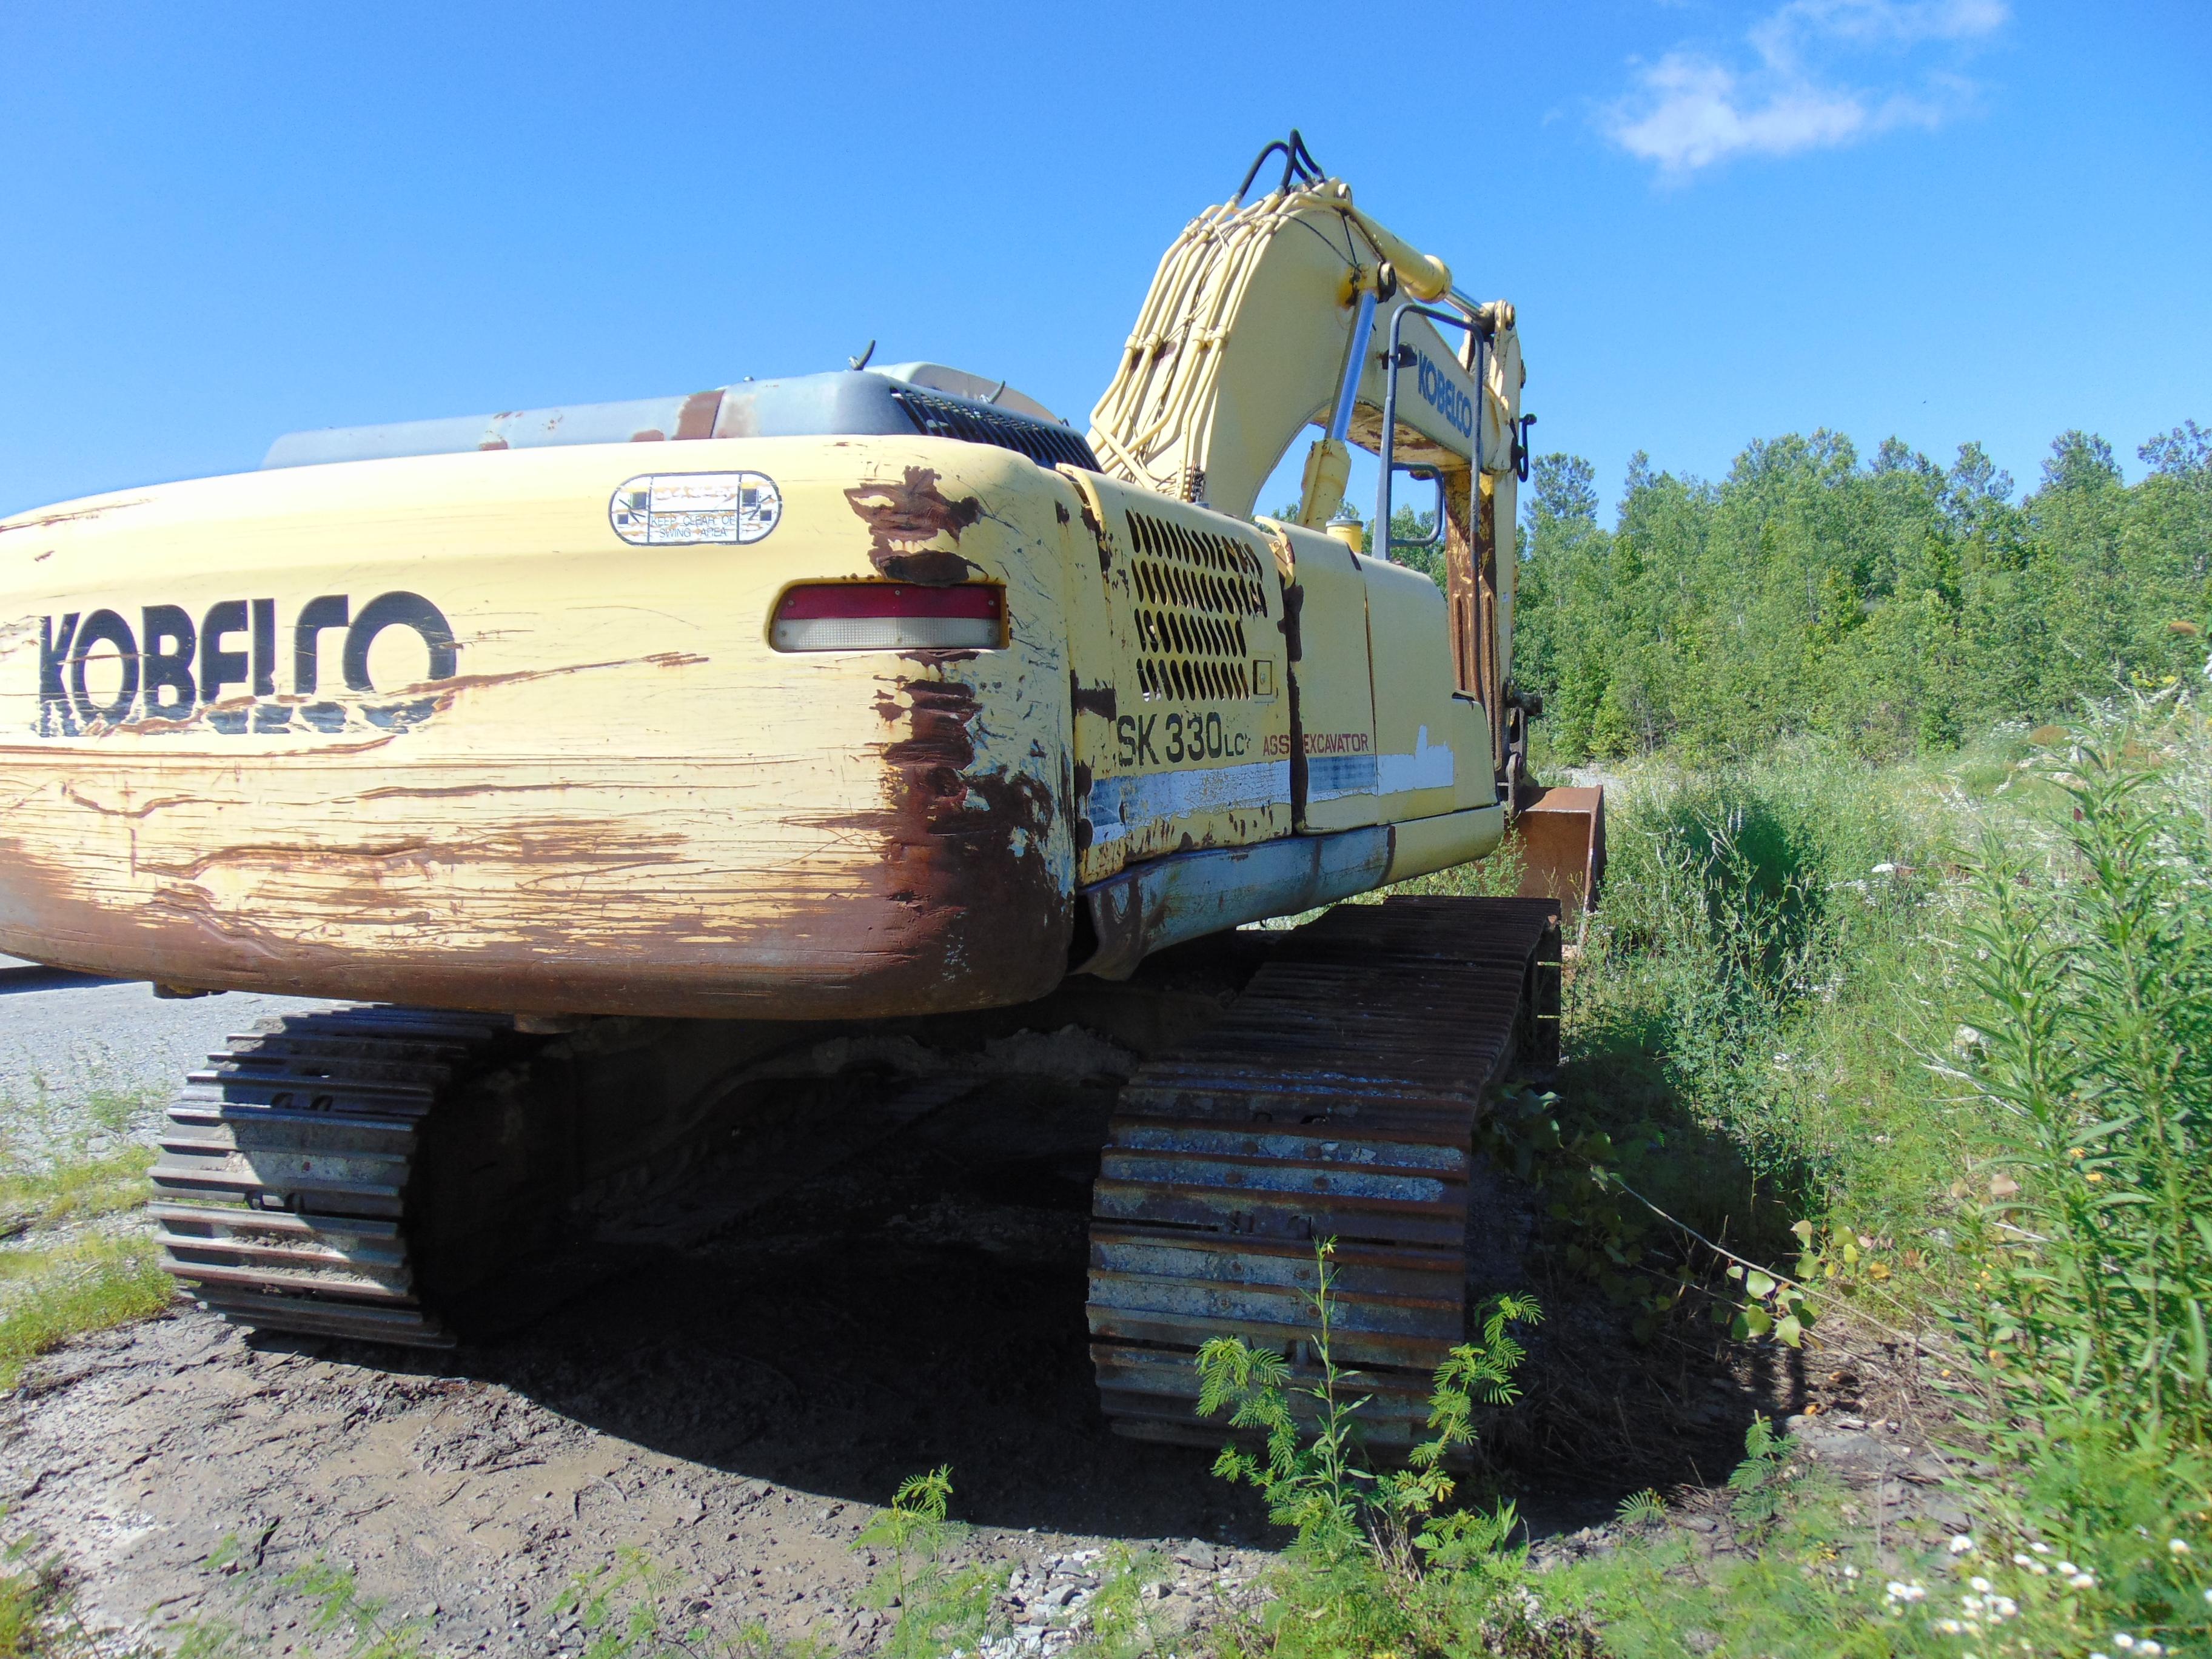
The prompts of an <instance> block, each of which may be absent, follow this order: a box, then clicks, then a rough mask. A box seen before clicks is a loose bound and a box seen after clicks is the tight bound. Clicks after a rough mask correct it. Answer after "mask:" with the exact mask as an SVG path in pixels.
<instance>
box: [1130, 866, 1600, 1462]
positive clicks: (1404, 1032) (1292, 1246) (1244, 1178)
mask: <svg viewBox="0 0 2212 1659" xmlns="http://www.w3.org/2000/svg"><path fill="white" fill-rule="evenodd" d="M1558 1018H1559V906H1558V904H1557V903H1556V902H1553V901H1551V900H1545V899H1516V898H1498V899H1478V898H1419V899H1415V898H1396V899H1391V900H1389V901H1387V902H1384V903H1382V904H1379V905H1352V904H1346V905H1340V906H1338V907H1337V908H1335V909H1334V910H1332V911H1330V912H1329V913H1328V915H1325V916H1323V917H1322V918H1321V919H1320V920H1318V921H1315V922H1312V923H1310V924H1309V925H1308V926H1306V927H1302V928H1299V929H1297V931H1296V932H1295V933H1292V934H1291V935H1290V937H1289V938H1287V939H1285V941H1284V942H1283V945H1282V946H1281V947H1280V949H1279V951H1277V952H1276V954H1275V955H1274V957H1273V958H1272V960H1271V961H1270V962H1269V963H1268V965H1267V966H1266V967H1265V968H1262V969H1261V970H1260V972H1259V973H1258V974H1257V975H1255V976H1254V978H1253V980H1252V981H1251V983H1250V984H1249V986H1248V987H1246V988H1245V991H1244V994H1243V996H1242V997H1240V998H1239V999H1238V1000H1237V1003H1236V1005H1235V1006H1234V1007H1232V1008H1231V1010H1230V1012H1229V1013H1228V1014H1227V1015H1226V1017H1225V1018H1223V1019H1222V1021H1221V1022H1220V1023H1219V1024H1217V1025H1215V1026H1213V1027H1212V1029H1211V1030H1208V1031H1207V1032H1206V1034H1205V1035H1204V1036H1202V1037H1200V1039H1198V1040H1197V1041H1196V1042H1193V1043H1191V1044H1189V1045H1188V1046H1186V1047H1184V1048H1181V1049H1178V1050H1176V1051H1174V1052H1171V1053H1170V1054H1165V1055H1163V1056H1161V1057H1159V1058H1157V1059H1154V1060H1151V1061H1149V1062H1148V1063H1147V1064H1146V1066H1144V1067H1143V1068H1142V1069H1141V1070H1140V1071H1139V1072H1138V1073H1137V1074H1136V1075H1135V1076H1134V1077H1133V1078H1132V1079H1130V1081H1129V1083H1128V1084H1127V1085H1126V1086H1125V1087H1124V1089H1123V1090H1122V1091H1121V1101H1120V1104H1119V1107H1118V1109H1117V1111H1116V1114H1115V1118H1114V1121H1113V1125H1112V1128H1111V1131H1110V1133H1109V1139H1108V1141H1107V1146H1106V1151H1105V1157H1104V1160H1103V1165H1102V1168H1101V1170H1100V1173H1099V1178H1098V1182H1097V1186H1096V1188H1094V1189H1093V1198H1092V1221H1091V1300H1090V1319H1091V1357H1092V1359H1093V1361H1094V1362H1095V1364H1096V1365H1097V1374H1098V1384H1099V1389H1100V1393H1101V1396H1102V1399H1103V1404H1104V1407H1105V1411H1106V1414H1107V1416H1108V1418H1109V1420H1110V1421H1111V1422H1112V1424H1113V1425H1114V1427H1115V1429H1116V1430H1117V1431H1120V1432H1121V1433H1123V1434H1127V1435H1131V1436H1135V1437H1140V1438H1146V1439H1166V1440H1182V1441H1187V1440H1191V1439H1194V1438H1198V1437H1206V1438H1210V1439H1212V1440H1218V1438H1219V1437H1220V1433H1221V1430H1220V1427H1219V1425H1209V1426H1206V1427H1203V1428H1201V1427H1200V1425H1199V1422H1198V1420H1197V1419H1196V1418H1195V1416H1194V1410H1193V1402H1194V1399H1195V1396H1196V1395H1197V1392H1198V1378H1197V1375H1196V1372H1195V1370H1194V1366H1193V1364H1192V1359H1193V1356H1194V1354H1195V1352H1196V1351H1197V1349H1198V1347H1199V1346H1200V1343H1202V1342H1203V1341H1205V1340H1206V1338H1208V1337H1210V1336H1216V1335H1221V1334H1237V1335H1241V1336H1243V1337H1244V1338H1245V1339H1246V1340H1248V1341H1250V1342H1253V1343H1254V1344H1255V1345H1259V1346H1267V1347H1271V1348H1273V1349H1274V1350H1276V1351H1277V1352H1281V1353H1284V1354H1285V1355H1286V1356H1288V1357H1289V1358H1291V1362H1292V1367H1293V1370H1297V1371H1300V1372H1302V1373H1304V1374H1305V1375H1308V1376H1310V1375H1311V1374H1312V1372H1313V1369H1314V1368H1313V1365H1312V1363H1311V1361H1312V1357H1311V1355H1310V1352H1309V1351H1308V1348H1307V1346H1306V1343H1305V1339H1306V1337H1307V1335H1308V1334H1309V1332H1310V1328H1311V1325H1312V1310H1311V1307H1310V1304H1309V1302H1308V1301H1307V1299H1306V1297H1307V1294H1308V1293H1309V1292H1310V1291H1311V1290H1312V1289H1313V1286H1314V1282H1315V1272H1316V1268H1315V1261H1314V1246H1313V1241H1314V1240H1316V1239H1319V1238H1331V1237H1333V1238H1334V1239H1335V1240H1336V1241H1337V1247H1338V1248H1337V1252H1336V1256H1335V1267H1336V1271H1337V1275H1338V1276H1337V1279H1336V1290H1335V1296H1334V1308H1335V1313H1334V1332H1335V1335H1334V1357H1335V1358H1336V1361H1337V1363H1338V1364H1340V1365H1346V1364H1348V1365H1352V1366H1356V1367H1358V1369H1359V1370H1360V1372H1361V1376H1360V1379H1359V1383H1358V1387H1359V1389H1360V1391H1361V1392H1362V1393H1364V1394H1367V1395H1370V1397H1371V1399H1370V1406H1369V1407H1368V1409H1367V1411H1366V1412H1365V1413H1364V1417H1365V1418H1366V1419H1367V1421H1368V1423H1369V1425H1370V1433H1371V1434H1372V1435H1373V1436H1374V1437H1376V1438H1377V1439H1383V1440H1399V1441H1403V1440H1407V1439H1410V1438H1412V1437H1413V1436H1414V1435H1415V1434H1416V1433H1417V1432H1418V1431H1419V1429H1420V1427H1421V1425H1422V1424H1423V1422H1424V1421H1425V1414H1426V1399H1427V1395H1428V1393H1429V1389H1430V1386H1431V1374H1432V1373H1433V1371H1434V1370H1435V1368H1436V1366H1437V1364H1439V1363H1440V1362H1441V1361H1442V1360H1443V1358H1444V1356H1445V1354H1446V1353H1447V1352H1449V1350H1450V1348H1451V1347H1452V1346H1454V1345H1455V1344H1456V1343H1458V1342H1461V1341H1463V1340H1466V1333H1467V1327H1468V1316H1469V1297H1468V1283H1467V1271H1466V1260H1467V1258H1466V1241H1467V1236H1468V1228H1469V1227H1470V1226H1471V1225H1480V1217H1478V1216H1470V1214H1469V1213H1468V1169H1469V1162H1470V1159H1471V1158H1472V1155H1473V1135H1474V1125H1475V1121H1476V1118H1477V1115H1478V1114H1479V1113H1480V1111H1481V1110H1482V1109H1483V1108H1484V1104H1485V1100H1486V1095H1487V1093H1488V1091H1490V1090H1491V1089H1492V1087H1493V1086H1494V1085H1496V1084H1497V1083H1498V1081H1499V1080H1500V1079H1502V1078H1503V1077H1504V1075H1505V1074H1506V1073H1507V1072H1508V1071H1509V1070H1510V1068H1511V1067H1512V1066H1514V1065H1515V1063H1516V1060H1519V1061H1521V1062H1522V1063H1526V1064H1536V1065H1544V1064H1549V1063H1553V1061H1554V1060H1556V1057H1557V1054H1558V1042H1559V1024H1558Z"/></svg>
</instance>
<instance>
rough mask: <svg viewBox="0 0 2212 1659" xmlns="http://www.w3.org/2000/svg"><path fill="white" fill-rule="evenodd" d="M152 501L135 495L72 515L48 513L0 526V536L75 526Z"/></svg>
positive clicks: (43, 554)
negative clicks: (40, 517)
mask: <svg viewBox="0 0 2212 1659" xmlns="http://www.w3.org/2000/svg"><path fill="white" fill-rule="evenodd" d="M152 499H153V498H152V497H151V496H149V495H137V496H133V497H132V498H131V500H129V501H109V502H107V503H106V505H105V506H102V507H79V508H77V509H76V512H74V513H47V514H46V516H45V517H44V518H42V519H18V520H15V523H13V524H0V536H4V535H6V534H7V533H8V532H9V531H11V530H48V529H51V528H52V527H53V526H55V525H58V524H76V523H79V522H81V521H82V520H86V519H97V518H100V517H101V516H102V515H104V514H106V513H120V512H121V511H123V509H124V508H125V507H143V506H145V505H146V503H147V502H148V501H150V500H152ZM47 551H48V552H51V551H52V549H51V548H50V549H48V550H47ZM45 557H46V554H45V553H41V554H40V555H39V558H40V559H43V558H45ZM32 562H33V564H35V563H37V562H38V560H37V559H33V561H32Z"/></svg>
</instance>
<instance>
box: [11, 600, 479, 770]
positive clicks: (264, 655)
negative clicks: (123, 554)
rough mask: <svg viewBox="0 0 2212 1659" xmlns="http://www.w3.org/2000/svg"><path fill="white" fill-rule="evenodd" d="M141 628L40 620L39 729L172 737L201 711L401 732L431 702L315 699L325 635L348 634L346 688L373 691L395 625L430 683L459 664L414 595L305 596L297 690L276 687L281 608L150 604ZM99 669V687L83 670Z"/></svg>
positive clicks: (105, 614) (97, 617)
mask: <svg viewBox="0 0 2212 1659" xmlns="http://www.w3.org/2000/svg"><path fill="white" fill-rule="evenodd" d="M137 624H138V625H137V628H136V629H133V628H132V626H131V622H130V621H129V620H128V619H126V618H125V616H124V615H123V613H122V612H121V611H104V610H103V611H94V612H93V613H92V614H91V615H90V616H84V615H82V613H81V612H78V611H70V612H68V613H67V614H66V615H64V616H62V617H40V618H39V722H38V726H37V728H36V729H37V730H38V731H39V732H40V734H41V735H42V736H46V737H54V736H63V737H75V736H76V734H77V733H78V732H79V731H81V730H82V729H83V728H84V727H86V726H94V725H104V726H124V725H127V724H129V723H131V722H132V721H134V720H143V721H147V722H149V723H150V724H149V726H148V727H146V728H144V729H149V730H165V729H170V728H173V727H174V726H182V725H184V724H185V723H186V722H187V721H190V720H193V719H194V718H195V717H196V716H204V718H205V720H206V723H207V725H208V726H210V727H211V728H212V729H214V730H215V731H217V732H229V733H233V734H235V733H238V732H247V731H252V732H285V731H290V730H293V729H295V728H294V726H293V723H292V722H293V718H294V716H295V715H296V716H298V718H299V720H301V723H302V724H303V725H305V726H307V727H309V728H310V729H312V730H314V731H318V732H338V731H343V729H344V728H345V726H346V722H347V717H348V715H349V714H351V713H358V714H359V715H360V716H361V717H362V719H363V720H366V721H368V723H369V724H370V725H372V726H386V727H400V728H404V727H406V726H413V725H415V724H416V722H417V721H419V720H426V719H428V717H429V715H430V714H431V713H432V711H433V710H434V709H435V707H436V703H437V700H436V699H435V698H434V697H416V698H410V699H408V700H406V701H404V702H385V703H368V702H362V701H361V700H360V696H359V695H356V696H354V697H352V698H349V699H348V701H347V702H343V703H341V702H331V701H328V700H327V699H325V700H324V701H319V702H311V701H308V700H309V699H311V698H313V697H314V696H315V695H316V693H317V692H319V691H320V690H322V688H323V673H324V667H325V661H326V659H325V657H324V656H323V654H322V653H323V648H324V647H323V636H324V635H325V634H329V633H340V634H343V641H342V642H339V641H333V644H335V645H337V667H338V670H339V672H340V674H341V675H342V676H343V679H344V683H345V688H346V690H348V691H349V692H353V693H356V694H368V695H374V692H375V690H376V685H375V683H374V681H373V680H371V679H370V678H369V675H368V653H369V647H371V646H372V645H374V643H375V642H376V636H377V635H380V634H381V633H383V632H384V631H385V629H388V628H405V629H413V630H414V632H415V633H416V634H417V635H421V637H422V643H423V645H424V646H425V647H428V654H429V661H428V673H426V674H423V675H422V676H420V677H419V678H422V679H424V680H442V679H449V678H452V677H453V671H454V668H455V666H456V665H457V663H458V660H459V651H458V649H457V647H455V645H454V643H453V627H452V625H451V624H450V623H447V620H446V617H445V613H444V612H442V611H440V610H439V609H438V607H437V606H436V605H433V604H431V603H430V601H429V600H428V599H424V598H423V597H422V595H421V594H419V593H404V592H395V593H380V594H378V595H377V596H376V597H375V598H374V599H371V600H370V601H369V602H368V604H367V605H362V607H361V609H360V610H359V611H356V610H355V609H354V608H353V601H352V600H351V599H349V597H348V596H347V595H345V594H343V593H325V594H323V595H322V596H321V597H320V598H319V599H309V600H308V601H307V604H305V605H301V607H300V611H299V614H298V615H297V616H296V617H294V618H293V619H292V629H291V647H292V651H291V658H292V660H291V670H292V671H291V675H290V678H291V686H290V693H291V695H289V696H279V695H278V693H277V690H276V681H277V670H278V667H279V666H280V664H279V659H278V655H277V637H278V635H277V627H276V600H274V599H219V600H217V601H216V603H215V604H213V605H210V606H208V608H207V609H206V610H205V611H202V612H201V613H200V615H199V617H197V619H195V618H194V617H193V616H192V614H191V612H190V611H186V610H185V608H184V607H183V606H182V605H146V606H144V607H143V608H142V609H141V610H140V611H139V612H138V617H137ZM93 669H97V670H98V671H99V679H100V684H98V686H97V687H96V688H95V686H94V684H92V683H91V681H90V678H88V670H93Z"/></svg>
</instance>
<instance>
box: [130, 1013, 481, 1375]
mask: <svg viewBox="0 0 2212 1659" xmlns="http://www.w3.org/2000/svg"><path fill="white" fill-rule="evenodd" d="M512 1032H513V1023H512V1022H511V1021H509V1020H507V1019H505V1018H500V1017H498V1016H495V1015H478V1014H457V1013H445V1012H436V1011H433V1010H421V1009H410V1008H387V1007H363V1008H349V1009H341V1010H337V1011H336V1012H329V1013H316V1014H304V1015H290V1016H286V1017H283V1018H272V1019H266V1020H263V1021H261V1022H259V1023H258V1024H257V1025H256V1027H255V1028H254V1030H252V1031H250V1032H246V1033H242V1034H240V1035H238V1036H233V1037H232V1038H231V1039H230V1040H229V1045H228V1048H227V1049H226V1050H225V1051H224V1052H222V1053H221V1054H210V1056H209V1057H208V1059H209V1066H208V1067H207V1069H205V1070H204V1071H197V1072H193V1073H189V1074H188V1075H187V1077H186V1078H185V1085H184V1089H183V1091H182V1092H181V1093H180V1094H179V1096H178V1097H177V1098H176V1100H175V1101H174V1102H173V1103H172V1104H171V1105H170V1107H169V1121H168V1127H167V1130H166V1132H165V1133H164V1134H163V1135H162V1138H161V1158H160V1159H159V1161H158V1162H156V1163H155V1166H154V1170H153V1182H154V1192H155V1198H154V1201H153V1203H152V1205H151V1206H149V1207H150V1210H151V1213H152V1214H153V1216H154V1218H155V1221H156V1223H157V1224H158V1225H159V1226H160V1229H161V1232H160V1237H161V1249H162V1255H161V1265H162V1266H163V1267H166V1268H167V1269H168V1271H169V1272H170V1273H172V1274H173V1275H174V1276H175V1277H176V1278H177V1279H179V1281H181V1282H182V1283H183V1284H184V1285H185V1287H186V1288H187V1289H189V1290H190V1291H191V1292H192V1294H193V1295H194V1296H196V1297H198V1298H199V1300H200V1301H201V1302H202V1303H204V1304H205V1305H206V1306H207V1307H208V1308H209V1310H211V1311H212V1312H215V1313H218V1314H221V1315H222V1316H224V1317H225V1318H227V1319H231V1320H235V1321H237V1322H240V1323H243V1324H248V1325H253V1326H256V1327H258V1328H263V1329H275V1330H285V1331H296V1332H299V1333H301V1334H307V1335H313V1336H347V1337H360V1338H363V1339H367V1340H373V1341H379V1342H396V1343H403V1344H406V1345H409V1346H417V1347H448V1346H452V1345H453V1340H454V1339H453V1332H452V1330H451V1329H450V1328H448V1327H447V1324H446V1323H445V1322H443V1321H441V1318H440V1316H439V1315H438V1312H437V1310H436V1309H435V1307H433V1306H430V1305H428V1304H426V1299H425V1297H424V1295H423V1293H422V1285H421V1272H420V1266H421V1264H420V1262H419V1261H418V1260H417V1259H416V1247H415V1245H414V1244H413V1243H411V1242H410V1228H409V1225H408V1224H409V1222H410V1212H409V1211H410V1195H411V1191H412V1188H414V1186H415V1185H416V1182H415V1179H414V1178H415V1176H416V1173H417V1170H416V1160H417V1158H418V1155H419V1154H420V1152H421V1151H422V1131H423V1125H424V1120H425V1119H426V1118H428V1115H430V1112H431V1110H432V1109H433V1108H434V1106H435V1105H436V1104H437V1103H438V1101H439V1098H440V1097H441V1094H443V1093H444V1092H445V1091H447V1090H448V1089H450V1088H451V1087H452V1086H453V1085H454V1084H455V1083H456V1082H457V1081H458V1080H459V1079H461V1078H462V1077H463V1076H465V1074H466V1073H469V1072H470V1071H471V1070H472V1069H473V1068H474V1067H475V1066H477V1064H478V1063H479V1062H480V1061H481V1060H482V1059H483V1057H484V1056H485V1055H486V1054H487V1053H488V1052H489V1051H490V1050H492V1049H493V1048H495V1046H497V1045H499V1044H500V1043H501V1042H503V1041H509V1040H511V1039H512Z"/></svg>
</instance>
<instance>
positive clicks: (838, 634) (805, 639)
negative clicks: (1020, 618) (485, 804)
mask: <svg viewBox="0 0 2212 1659" xmlns="http://www.w3.org/2000/svg"><path fill="white" fill-rule="evenodd" d="M1005 641H1006V590H1005V589H1003V588H999V587H989V586H985V585H983V584H982V583H981V582H963V583H962V584H961V585H960V586H957V587H921V586H916V585H915V583H912V582H810V583H808V584H807V585H806V586H804V587H793V588H790V589H788V590H787V591H786V592H785V593H784V596H783V599H782V602H781V604H779V605H777V606H776V608H775V622H774V623H772V624H771V625H770V626H769V644H771V645H773V646H775V648H776V649H777V650H779V651H995V650H997V649H998V648H999V647H1000V645H1002V644H1003V643H1005Z"/></svg>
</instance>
